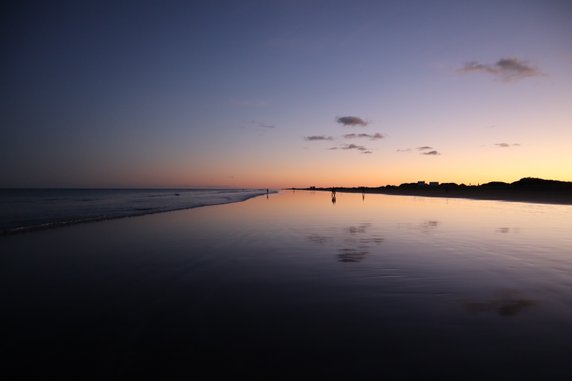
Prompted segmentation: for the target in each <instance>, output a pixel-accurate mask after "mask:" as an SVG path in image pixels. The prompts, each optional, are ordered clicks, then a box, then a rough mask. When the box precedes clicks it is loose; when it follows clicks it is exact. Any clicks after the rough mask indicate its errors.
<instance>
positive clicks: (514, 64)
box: [459, 58, 542, 82]
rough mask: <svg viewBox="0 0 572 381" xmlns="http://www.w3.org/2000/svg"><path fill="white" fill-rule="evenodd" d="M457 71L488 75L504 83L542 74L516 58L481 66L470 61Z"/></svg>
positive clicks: (503, 59) (502, 59)
mask: <svg viewBox="0 0 572 381" xmlns="http://www.w3.org/2000/svg"><path fill="white" fill-rule="evenodd" d="M459 71H460V72H462V73H485V74H490V75H492V76H494V77H496V78H497V79H500V80H502V81H506V82H510V81H514V80H519V79H524V78H527V77H534V76H538V75H541V74H542V72H541V71H540V70H539V69H538V68H536V67H535V66H532V65H530V64H529V63H528V62H526V61H522V60H519V59H517V58H501V59H500V60H498V61H497V62H496V63H494V64H483V63H479V62H477V61H471V62H467V63H465V65H464V66H463V67H462V68H460V69H459Z"/></svg>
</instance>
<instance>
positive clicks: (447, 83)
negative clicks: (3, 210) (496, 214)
mask: <svg viewBox="0 0 572 381" xmlns="http://www.w3.org/2000/svg"><path fill="white" fill-rule="evenodd" d="M207 4H211V3H210V2H204V3H203V4H201V5H197V4H196V2H169V3H168V4H164V3H146V4H145V6H133V7H129V6H124V7H121V9H115V8H114V5H113V3H106V4H103V3H100V2H93V3H91V4H89V5H87V4H84V3H81V4H80V3H74V2H71V3H70V4H69V5H68V6H65V7H61V8H57V7H54V6H53V5H52V4H49V3H42V2H41V3H39V4H38V5H37V7H34V8H26V7H24V6H21V7H20V6H18V5H16V3H15V4H13V9H9V10H8V12H7V13H6V12H5V14H4V18H5V19H6V20H5V21H3V24H4V26H3V33H2V40H3V43H4V44H3V45H4V47H5V48H4V52H5V53H4V57H5V58H4V61H5V62H4V63H3V66H4V70H3V71H2V74H0V75H1V76H2V84H3V85H2V88H3V91H2V102H1V104H0V108H1V113H0V118H1V125H2V129H1V133H2V136H1V138H0V159H1V162H2V168H3V170H2V176H1V177H0V186H3V187H109V186H113V187H181V186H183V187H193V186H224V187H261V188H267V187H271V188H278V187H306V186H311V185H315V186H361V185H363V186H380V185H387V184H400V183H404V182H413V181H418V180H426V181H439V182H457V183H466V184H478V183H483V182H488V181H493V180H499V181H506V182H511V181H515V180H518V179H520V178H521V177H527V176H530V177H539V178H545V179H555V180H564V181H571V180H572V150H571V149H570V147H569V145H570V142H572V50H571V46H572V22H571V20H572V6H571V5H570V3H568V2H563V1H507V2H498V1H484V2H478V3H473V2H458V1H435V2H414V3H410V2H407V3H402V2H385V1H383V2H380V1H360V2H357V3H356V4H354V3H353V2H352V3H351V4H350V3H347V2H329V1H328V2H320V1H309V2H290V1H271V2H266V1H228V2H216V4H215V3H212V5H207ZM358 4H359V5H358ZM413 4H415V5H413Z"/></svg>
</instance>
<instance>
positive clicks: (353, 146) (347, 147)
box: [328, 144, 371, 153]
mask: <svg viewBox="0 0 572 381" xmlns="http://www.w3.org/2000/svg"><path fill="white" fill-rule="evenodd" d="M328 149H330V150H338V149H343V150H356V151H361V152H362V153H371V151H370V150H369V149H367V148H366V147H364V146H360V145H357V144H344V145H341V146H339V147H332V148H328Z"/></svg>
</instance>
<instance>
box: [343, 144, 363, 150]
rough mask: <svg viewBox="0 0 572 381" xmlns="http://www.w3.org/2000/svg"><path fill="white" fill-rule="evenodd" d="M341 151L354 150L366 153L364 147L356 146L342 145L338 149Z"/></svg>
mask: <svg viewBox="0 0 572 381" xmlns="http://www.w3.org/2000/svg"><path fill="white" fill-rule="evenodd" d="M340 148H341V149H356V150H358V151H367V148H365V147H364V146H358V145H357V144H344V145H343V146H341V147H340Z"/></svg>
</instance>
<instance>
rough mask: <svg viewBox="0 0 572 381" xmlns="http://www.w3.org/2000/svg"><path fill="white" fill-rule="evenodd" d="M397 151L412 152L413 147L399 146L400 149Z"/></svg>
mask: <svg viewBox="0 0 572 381" xmlns="http://www.w3.org/2000/svg"><path fill="white" fill-rule="evenodd" d="M395 151H397V152H410V151H411V148H399V149H396V150H395Z"/></svg>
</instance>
